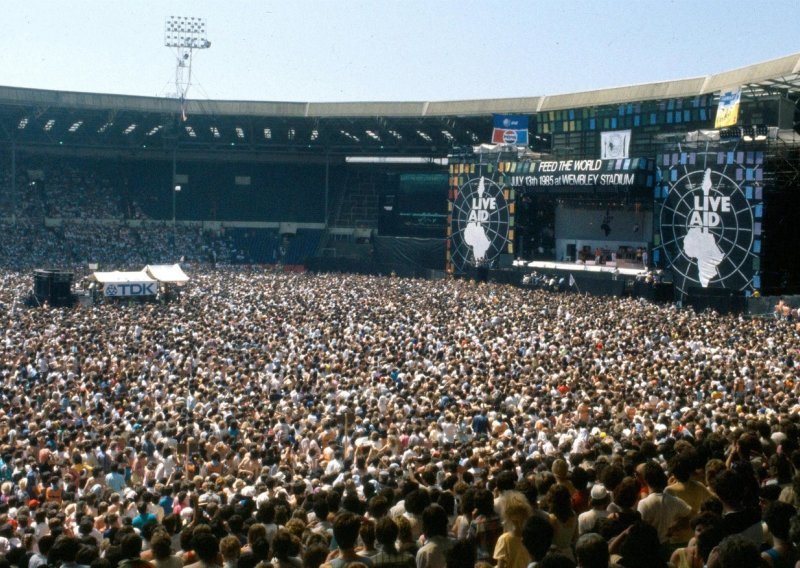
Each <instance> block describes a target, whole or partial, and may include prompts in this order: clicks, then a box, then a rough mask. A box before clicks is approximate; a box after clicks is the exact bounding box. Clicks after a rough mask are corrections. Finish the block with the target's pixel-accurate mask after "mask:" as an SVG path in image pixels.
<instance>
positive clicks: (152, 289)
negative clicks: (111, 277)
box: [103, 282, 158, 298]
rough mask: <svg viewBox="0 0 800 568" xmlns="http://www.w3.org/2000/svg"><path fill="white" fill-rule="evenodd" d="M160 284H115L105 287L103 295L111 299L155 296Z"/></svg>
mask: <svg viewBox="0 0 800 568" xmlns="http://www.w3.org/2000/svg"><path fill="white" fill-rule="evenodd" d="M157 293H158V282H115V283H109V284H106V285H105V286H103V295H104V296H106V297H109V298H118V297H121V296H155V295H156V294H157Z"/></svg>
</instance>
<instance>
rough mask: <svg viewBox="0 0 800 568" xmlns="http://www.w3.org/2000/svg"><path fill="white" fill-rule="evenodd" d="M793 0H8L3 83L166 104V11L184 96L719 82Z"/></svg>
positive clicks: (321, 96)
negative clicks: (173, 28) (184, 28)
mask: <svg viewBox="0 0 800 568" xmlns="http://www.w3.org/2000/svg"><path fill="white" fill-rule="evenodd" d="M797 8H798V2H797V0H775V1H767V0H765V1H763V2H759V1H751V2H739V1H728V2H722V1H717V0H703V1H698V0H674V1H666V0H662V1H655V0H652V1H648V0H640V1H632V0H616V1H606V0H585V1H570V0H557V1H555V2H553V1H552V0H550V1H547V2H544V1H539V0H527V1H526V0H503V1H495V0H483V1H474V0H427V1H423V0H403V1H388V0H336V1H327V0H315V1H311V0H284V1H277V0H260V1H255V0H253V1H250V0H247V1H246V0H226V1H224V0H192V1H187V0H104V1H99V0H75V2H64V1H63V0H61V1H58V2H56V1H53V0H27V1H25V2H20V1H15V2H5V3H4V5H3V20H4V26H3V27H4V33H3V34H0V69H1V70H2V73H0V84H2V85H6V86H19V87H34V88H43V89H59V90H70V91H88V92H106V93H123V94H133V95H146V96H165V95H167V94H169V93H171V92H174V91H175V87H174V85H173V83H174V70H175V59H174V55H173V52H172V51H171V50H170V49H169V48H166V47H164V46H163V42H164V22H165V19H166V17H167V16H170V15H180V16H198V17H203V18H205V19H206V21H207V26H208V37H209V39H210V40H211V42H212V45H211V48H210V49H209V50H206V51H201V52H198V53H196V55H195V58H194V77H193V86H192V87H191V90H190V92H189V98H198V99H229V100H262V101H263V100H266V101H312V102H324V101H414V100H416V101H432V100H458V99H476V98H477V99H480V98H503V97H517V96H536V95H547V94H558V93H565V92H574V91H583V90H593V89H598V88H603V87H614V86H620V85H628V84H634V83H648V82H653V81H662V80H670V79H680V78H685V77H694V76H699V75H706V74H709V73H717V72H721V71H726V70H730V69H734V68H736V67H742V66H745V65H750V64H752V63H758V62H761V61H765V60H768V59H773V58H776V57H781V56H784V55H789V54H792V53H796V52H800V40H798V37H799V36H798V34H797V29H798V27H797V26H798V24H797V18H796V13H797Z"/></svg>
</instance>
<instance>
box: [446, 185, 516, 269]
mask: <svg viewBox="0 0 800 568" xmlns="http://www.w3.org/2000/svg"><path fill="white" fill-rule="evenodd" d="M509 218H510V215H509V203H508V201H507V200H506V197H505V194H504V193H503V189H502V188H501V187H500V186H499V185H498V184H497V183H496V182H495V181H493V180H492V179H490V178H487V177H485V176H481V177H478V178H473V179H470V180H468V181H467V182H466V183H464V184H463V185H462V186H461V187H460V188H459V191H458V196H457V197H456V199H455V201H454V202H453V224H452V240H451V257H450V258H451V261H452V263H453V265H454V266H455V267H456V268H457V269H458V270H460V271H463V270H466V269H467V268H468V267H470V266H489V267H491V266H494V265H495V263H496V259H497V257H498V256H499V255H500V254H501V253H502V252H504V251H505V249H506V245H507V243H508V228H509Z"/></svg>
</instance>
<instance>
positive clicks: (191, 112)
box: [0, 53, 800, 161]
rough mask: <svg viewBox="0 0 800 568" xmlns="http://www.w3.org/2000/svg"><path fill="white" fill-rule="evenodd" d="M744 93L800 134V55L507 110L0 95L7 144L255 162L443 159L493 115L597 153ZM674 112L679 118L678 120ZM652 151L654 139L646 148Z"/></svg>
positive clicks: (496, 105) (540, 146)
mask: <svg viewBox="0 0 800 568" xmlns="http://www.w3.org/2000/svg"><path fill="white" fill-rule="evenodd" d="M731 86H742V87H743V102H742V113H743V114H742V119H743V120H744V121H746V122H747V123H751V124H768V125H770V126H779V127H781V128H782V129H783V130H784V131H786V132H787V134H788V133H789V131H794V132H795V133H796V132H797V124H798V110H797V104H798V99H800V53H797V54H792V55H787V56H785V57H782V58H779V59H775V60H772V61H767V62H764V63H759V64H755V65H750V66H747V67H743V68H740V69H735V70H732V71H726V72H723V73H719V74H715V75H708V76H705V77H696V78H688V79H678V80H673V81H662V82H658V83H649V84H643V85H634V86H627V87H618V88H610V89H601V90H596V91H588V92H580V93H568V94H561V95H551V96H536V97H526V98H509V99H485V100H464V101H458V100H454V101H431V102H367V103H349V102H341V103H313V102H270V101H210V100H190V101H188V102H187V104H186V117H185V118H186V120H183V117H182V116H181V107H180V104H179V102H178V101H177V100H175V99H167V98H155V97H135V96H126V95H112V94H100V93H76V92H61V91H47V90H36V89H24V88H16V87H0V142H2V143H5V144H8V145H10V144H11V143H13V144H14V145H15V147H16V148H18V149H31V150H35V149H40V150H42V149H50V150H53V149H54V148H59V149H62V150H63V149H65V148H66V149H67V150H73V151H77V152H85V153H92V152H93V151H94V152H97V151H109V150H113V151H119V150H126V151H129V152H132V153H135V154H142V155H147V154H152V153H163V152H167V153H169V152H172V151H174V150H175V149H176V148H179V149H180V151H182V152H189V151H199V152H201V153H206V154H207V153H209V152H211V153H213V154H215V155H220V154H221V155H236V156H247V155H249V156H250V158H249V159H254V160H259V161H260V160H296V159H300V160H304V161H309V160H311V161H316V160H322V159H325V157H326V156H327V157H328V158H327V159H333V160H337V159H339V160H340V159H342V158H343V157H344V156H351V155H369V156H386V157H391V156H423V157H444V156H447V154H448V153H451V152H452V151H453V149H457V148H460V147H465V146H472V145H475V144H478V143H481V142H488V141H489V139H490V135H491V128H492V115H493V114H495V113H500V114H509V113H513V114H522V115H528V116H529V117H530V129H531V147H532V149H534V150H539V151H551V150H555V151H558V150H559V149H560V148H561V149H563V148H564V147H566V148H567V149H568V150H570V151H572V152H573V153H575V154H578V155H580V154H589V153H591V152H593V151H594V150H595V149H596V148H597V146H598V145H599V136H600V131H601V130H607V129H609V128H621V127H632V128H635V129H638V130H640V131H641V132H642V133H649V134H650V135H652V136H655V135H662V136H663V135H665V134H666V135H668V134H669V133H671V132H681V131H686V130H691V129H696V128H708V127H709V125H710V124H713V117H714V114H715V112H716V104H717V100H718V95H719V92H720V90H721V89H724V88H727V87H731ZM677 111H681V112H680V113H678V114H676V112H677ZM638 138H639V140H640V143H643V144H644V143H647V138H648V137H638Z"/></svg>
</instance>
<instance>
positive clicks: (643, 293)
mask: <svg viewBox="0 0 800 568" xmlns="http://www.w3.org/2000/svg"><path fill="white" fill-rule="evenodd" d="M534 274H536V275H538V276H539V277H540V278H539V279H538V280H537V279H534V278H531V276H532V275H534ZM648 274H649V273H648V271H647V270H644V269H643V268H629V267H616V266H609V265H605V264H599V265H596V264H594V263H593V262H587V263H586V264H584V263H573V262H553V261H538V260H537V261H526V260H515V261H514V262H513V263H512V266H511V267H510V268H501V269H492V270H489V272H488V280H489V281H490V282H503V283H508V284H514V285H516V286H523V287H547V288H550V289H554V288H555V289H559V290H562V291H572V292H577V293H587V294H592V295H596V296H634V297H641V298H647V299H650V300H654V301H664V302H670V301H672V300H673V289H672V284H671V283H663V282H654V281H653V280H654V278H653V274H650V277H648ZM526 277H527V279H526ZM542 279H545V281H546V282H547V285H546V286H542V285H541V282H542ZM570 283H572V285H570Z"/></svg>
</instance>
